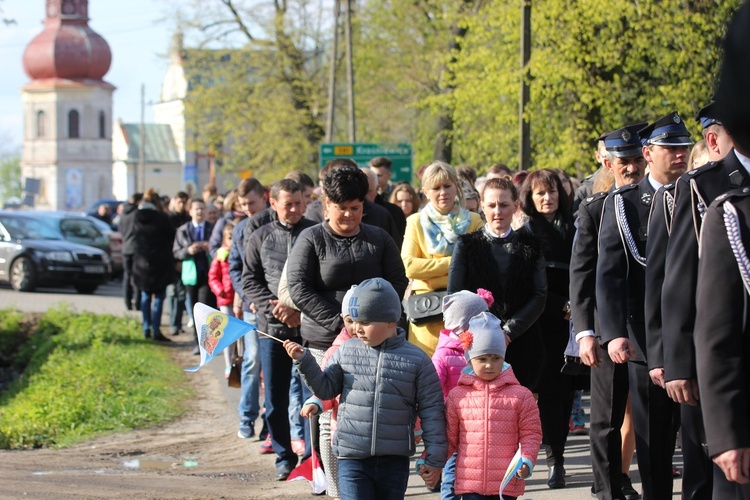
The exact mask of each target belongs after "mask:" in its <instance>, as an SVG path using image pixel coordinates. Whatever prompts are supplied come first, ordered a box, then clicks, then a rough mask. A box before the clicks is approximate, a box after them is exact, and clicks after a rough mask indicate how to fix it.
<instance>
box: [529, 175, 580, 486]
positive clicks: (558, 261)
mask: <svg viewBox="0 0 750 500" xmlns="http://www.w3.org/2000/svg"><path fill="white" fill-rule="evenodd" d="M521 203H522V205H523V210H524V212H525V213H526V215H528V217H529V220H528V221H527V222H526V225H525V228H526V229H528V230H529V231H530V232H531V233H532V234H533V235H534V236H536V237H537V239H538V240H539V242H540V244H541V246H542V252H543V253H544V260H545V266H546V274H547V301H546V303H545V307H544V311H543V312H542V315H541V316H540V317H539V327H540V329H541V332H542V339H543V342H544V350H545V362H544V367H543V369H542V375H541V378H540V380H539V384H538V385H537V392H538V393H539V400H538V402H539V413H540V416H541V419H542V432H543V437H542V442H543V443H544V445H545V448H546V450H545V451H546V454H547V465H548V466H549V478H548V481H547V484H548V486H549V487H550V488H562V487H564V486H565V469H564V467H563V465H564V463H565V458H564V456H563V453H564V451H565V441H566V440H567V438H568V431H569V425H568V424H569V419H570V411H571V408H572V405H573V390H574V385H573V384H574V378H573V377H572V376H570V375H566V374H563V373H560V369H561V368H562V366H563V361H564V355H565V347H566V345H567V343H568V337H569V336H570V301H569V293H570V292H569V285H570V277H569V268H570V255H571V251H572V249H573V235H574V233H575V227H574V226H573V217H572V215H571V213H570V205H569V202H568V196H567V195H566V194H565V190H564V187H563V185H562V182H561V181H560V177H559V175H558V174H557V173H556V172H555V171H553V170H551V169H544V170H536V171H534V172H531V173H529V175H528V177H526V180H525V181H524V183H523V186H522V187H521Z"/></svg>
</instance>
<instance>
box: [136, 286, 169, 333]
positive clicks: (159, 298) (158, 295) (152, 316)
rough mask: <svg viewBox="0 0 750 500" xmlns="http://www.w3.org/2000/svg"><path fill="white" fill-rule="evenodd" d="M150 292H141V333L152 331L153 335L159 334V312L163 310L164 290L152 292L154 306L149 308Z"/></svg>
mask: <svg viewBox="0 0 750 500" xmlns="http://www.w3.org/2000/svg"><path fill="white" fill-rule="evenodd" d="M151 295H152V294H151V293H150V292H143V291H142V292H141V317H142V318H143V333H148V332H152V333H153V334H154V335H155V336H158V335H160V334H161V313H162V311H163V310H164V296H165V295H166V290H160V291H158V292H155V293H154V294H153V296H154V307H153V309H152V308H151Z"/></svg>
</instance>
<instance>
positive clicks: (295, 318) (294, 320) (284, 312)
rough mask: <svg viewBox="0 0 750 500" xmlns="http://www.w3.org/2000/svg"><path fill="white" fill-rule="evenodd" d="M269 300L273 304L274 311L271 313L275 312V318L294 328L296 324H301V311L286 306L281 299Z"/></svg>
mask: <svg viewBox="0 0 750 500" xmlns="http://www.w3.org/2000/svg"><path fill="white" fill-rule="evenodd" d="M269 302H270V303H271V305H272V306H273V311H272V312H271V313H272V314H273V317H274V318H276V319H278V320H279V321H281V322H282V323H284V324H286V325H287V326H289V327H292V328H294V327H295V326H299V323H300V314H299V311H297V310H296V309H294V308H292V307H289V306H285V305H284V304H282V303H281V301H280V300H269Z"/></svg>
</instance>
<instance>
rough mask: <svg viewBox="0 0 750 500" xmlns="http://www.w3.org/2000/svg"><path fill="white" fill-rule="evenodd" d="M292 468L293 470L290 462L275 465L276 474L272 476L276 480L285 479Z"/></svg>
mask: <svg viewBox="0 0 750 500" xmlns="http://www.w3.org/2000/svg"><path fill="white" fill-rule="evenodd" d="M292 470H294V467H293V466H292V464H280V465H278V466H276V475H275V476H274V479H276V480H277V481H286V478H288V477H289V474H291V473H292Z"/></svg>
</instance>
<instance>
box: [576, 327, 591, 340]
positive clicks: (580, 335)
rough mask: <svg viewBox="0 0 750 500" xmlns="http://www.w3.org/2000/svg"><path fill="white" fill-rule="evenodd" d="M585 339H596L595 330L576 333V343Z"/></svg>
mask: <svg viewBox="0 0 750 500" xmlns="http://www.w3.org/2000/svg"><path fill="white" fill-rule="evenodd" d="M583 337H596V334H595V333H594V330H584V331H582V332H578V333H576V342H578V341H579V340H581V339H582V338H583Z"/></svg>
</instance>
